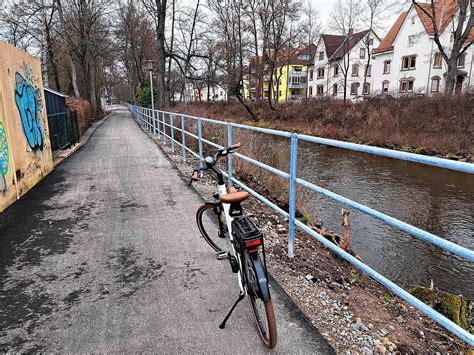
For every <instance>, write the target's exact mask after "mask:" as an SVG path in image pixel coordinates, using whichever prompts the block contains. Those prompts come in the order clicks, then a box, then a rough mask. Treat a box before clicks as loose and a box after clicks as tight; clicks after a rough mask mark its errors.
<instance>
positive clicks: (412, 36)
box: [408, 35, 415, 47]
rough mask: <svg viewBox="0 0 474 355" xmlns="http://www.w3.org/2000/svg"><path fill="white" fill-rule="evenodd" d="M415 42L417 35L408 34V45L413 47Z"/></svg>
mask: <svg viewBox="0 0 474 355" xmlns="http://www.w3.org/2000/svg"><path fill="white" fill-rule="evenodd" d="M414 44H415V36H414V35H411V36H408V45H409V46H410V47H411V46H413V45H414Z"/></svg>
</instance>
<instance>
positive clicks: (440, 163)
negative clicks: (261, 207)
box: [128, 105, 474, 346]
mask: <svg viewBox="0 0 474 355" xmlns="http://www.w3.org/2000/svg"><path fill="white" fill-rule="evenodd" d="M128 107H129V109H130V111H131V112H132V114H133V117H134V118H135V120H136V121H137V122H138V123H139V124H140V125H142V126H143V127H144V128H145V129H146V130H148V131H149V132H151V133H153V134H155V135H158V136H159V137H160V138H162V139H163V141H164V142H165V143H166V142H167V140H168V139H169V141H170V143H171V147H172V149H173V151H175V148H176V145H179V146H181V150H182V156H183V160H186V152H189V153H190V154H192V155H194V156H195V157H197V158H199V159H200V161H202V160H203V143H204V144H208V145H210V146H212V147H215V148H222V146H220V145H218V144H216V143H214V142H212V141H210V140H208V139H205V138H204V137H203V136H202V131H203V130H202V127H203V124H212V125H220V126H225V127H226V128H227V145H228V146H230V145H232V143H233V140H232V132H233V129H234V128H239V129H244V130H249V131H254V132H260V133H265V134H270V135H274V136H279V137H285V138H289V139H290V169H289V172H284V171H281V170H279V169H276V168H274V167H272V166H269V165H267V164H264V163H262V162H259V161H257V160H255V159H252V158H250V157H248V156H245V155H243V154H240V153H234V154H233V155H234V156H235V157H238V158H239V159H242V160H244V161H247V162H249V163H251V164H254V165H255V166H257V167H260V168H262V169H265V170H267V171H270V172H271V173H273V174H276V175H278V176H280V177H282V178H284V179H286V180H288V184H289V201H288V205H289V211H288V212H286V211H284V210H283V209H281V208H280V207H278V206H277V205H275V204H274V203H272V202H271V201H269V200H268V199H267V198H265V197H264V196H262V195H260V194H259V193H257V192H256V191H254V190H252V189H251V188H249V187H248V186H246V185H245V184H243V183H242V182H240V181H239V180H238V179H236V178H235V177H234V176H233V175H232V165H233V158H232V155H229V157H228V161H227V173H224V174H225V175H226V176H227V178H228V183H229V184H230V185H231V184H236V185H237V186H239V187H241V188H243V189H244V190H246V191H248V192H249V193H250V194H252V195H253V196H254V197H255V198H257V199H258V200H260V201H261V202H263V203H265V204H266V205H268V206H269V207H271V208H272V209H274V210H275V211H276V212H278V213H280V214H281V215H282V216H284V217H285V218H288V256H289V257H291V258H292V257H294V251H295V227H298V228H300V229H301V230H303V231H304V232H306V233H307V234H309V235H310V236H311V237H313V238H314V239H316V240H318V241H319V242H321V243H322V244H324V245H325V246H326V247H327V248H329V249H331V250H332V251H333V252H335V253H336V254H338V255H339V256H341V257H342V258H344V259H346V260H347V261H349V262H350V263H351V264H353V265H354V266H356V267H358V268H359V269H360V270H362V271H364V272H365V273H366V274H368V275H369V276H370V277H372V278H373V279H374V280H376V281H378V282H379V283H381V284H382V285H384V286H385V287H387V288H388V289H389V290H390V291H392V292H393V293H395V294H396V295H398V296H399V297H400V298H403V299H404V300H405V301H407V302H408V303H410V304H411V305H413V306H414V307H416V308H417V309H419V310H420V311H421V312H423V313H424V314H426V315H427V316H429V317H430V318H432V319H433V320H435V321H436V322H438V323H439V324H440V325H442V326H443V327H444V328H446V329H447V330H449V331H450V332H452V333H453V334H455V335H457V336H458V337H459V338H461V339H463V340H464V341H466V342H467V343H468V344H469V345H471V346H474V336H473V335H472V334H470V333H469V332H468V331H466V330H464V329H463V328H461V327H460V326H458V325H457V324H455V323H454V322H452V321H451V320H449V319H448V318H446V317H445V316H443V315H442V314H440V313H438V312H437V311H435V310H434V309H433V308H431V307H429V306H428V305H426V304H425V303H423V302H421V301H420V300H419V299H417V298H416V297H414V296H412V295H411V294H410V293H408V292H407V291H405V290H404V289H402V288H401V287H400V286H398V285H396V284H395V283H393V282H392V281H390V280H389V279H387V278H385V277H384V276H382V275H381V274H379V273H378V272H377V271H375V270H374V269H372V268H371V267H369V266H368V265H366V264H364V263H363V262H361V261H360V260H358V259H356V258H355V257H353V256H352V255H350V254H349V253H347V252H346V251H344V250H343V249H341V248H339V247H338V246H336V245H335V244H333V243H331V242H330V241H328V240H327V239H326V238H324V237H323V236H321V235H320V234H318V233H317V232H315V231H314V230H312V229H311V228H309V227H308V226H306V225H305V224H304V223H302V222H301V221H299V220H297V219H296V218H295V213H296V187H297V185H300V186H303V187H305V188H307V189H309V190H311V191H314V192H316V193H319V194H322V195H324V196H326V197H328V198H330V199H332V200H334V201H337V202H339V203H342V204H344V205H346V206H349V207H351V208H354V209H356V210H358V211H361V212H363V213H365V214H367V215H369V216H372V217H374V218H376V219H378V220H380V221H382V222H384V223H387V224H389V225H391V226H394V227H396V228H398V229H400V230H402V231H404V232H406V233H408V234H410V235H412V236H414V237H416V238H419V239H421V240H423V241H425V242H429V243H431V244H433V245H436V246H438V247H440V248H442V249H444V250H448V251H450V252H451V253H453V254H456V255H458V256H461V257H463V258H465V259H467V260H468V261H470V262H474V251H473V250H470V249H467V248H464V247H462V246H460V245H457V244H455V243H453V242H450V241H448V240H445V239H443V238H440V237H438V236H436V235H434V234H432V233H429V232H426V231H424V230H422V229H420V228H417V227H415V226H412V225H410V224H408V223H405V222H403V221H400V220H398V219H396V218H394V217H391V216H389V215H387V214H384V213H382V212H379V211H376V210H374V209H372V208H370V207H367V206H365V205H362V204H360V203H357V202H355V201H352V200H350V199H348V198H346V197H344V196H341V195H338V194H336V193H334V192H331V191H329V190H327V189H325V188H322V187H320V186H317V185H315V184H313V183H310V182H308V181H305V180H303V179H301V178H298V176H297V160H298V142H299V141H306V142H312V143H316V144H324V145H327V146H332V147H338V148H342V149H348V150H353V151H359V152H364V153H369V154H374V155H379V156H384V157H389V158H393V159H399V160H405V161H410V162H414V163H419V164H426V165H431V166H435V167H439V168H444V169H451V170H455V171H459V172H463V173H467V174H474V164H469V163H464V162H458V161H452V160H447V159H441V158H436V157H429V156H423V155H418V154H413V153H406V152H400V151H395V150H390V149H384V148H378V147H370V146H365V145H361V144H355V143H348V142H343V141H337V140H333V139H326V138H320V137H314V136H309V135H305V134H296V133H291V132H285V131H279V130H273V129H267V128H260V127H253V126H247V125H242V124H238V123H232V122H225V121H218V120H211V119H207V118H201V117H195V116H190V115H184V114H181V113H175V112H167V111H159V110H151V109H149V108H144V107H138V106H134V105H129V106H128ZM186 120H190V121H195V122H197V130H198V134H197V135H195V134H193V133H191V132H189V131H186V125H185V123H186ZM166 127H168V129H167V128H166ZM167 131H168V132H169V134H167ZM175 131H178V132H182V134H181V142H179V141H177V140H176V139H175ZM187 137H191V138H193V139H196V140H197V142H198V146H199V152H198V153H196V152H194V151H193V150H191V149H190V148H189V145H188V146H186V138H187Z"/></svg>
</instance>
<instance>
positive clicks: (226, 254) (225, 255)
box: [216, 251, 229, 260]
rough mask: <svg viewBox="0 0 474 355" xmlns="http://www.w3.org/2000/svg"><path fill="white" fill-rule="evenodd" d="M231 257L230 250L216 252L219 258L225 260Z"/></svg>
mask: <svg viewBox="0 0 474 355" xmlns="http://www.w3.org/2000/svg"><path fill="white" fill-rule="evenodd" d="M228 258H229V252H227V251H220V252H218V253H217V254H216V259H217V260H224V259H228Z"/></svg>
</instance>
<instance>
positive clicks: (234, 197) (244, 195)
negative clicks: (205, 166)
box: [219, 187, 250, 203]
mask: <svg viewBox="0 0 474 355" xmlns="http://www.w3.org/2000/svg"><path fill="white" fill-rule="evenodd" d="M249 197H250V194H249V193H248V192H247V191H237V190H236V189H235V188H234V187H229V188H227V194H226V195H223V196H221V197H220V198H219V200H220V201H221V202H222V203H237V202H242V201H245V200H246V199H248V198H249Z"/></svg>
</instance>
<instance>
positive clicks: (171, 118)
mask: <svg viewBox="0 0 474 355" xmlns="http://www.w3.org/2000/svg"><path fill="white" fill-rule="evenodd" d="M173 124H174V114H172V113H170V126H171V150H172V151H173V153H174V127H173Z"/></svg>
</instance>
